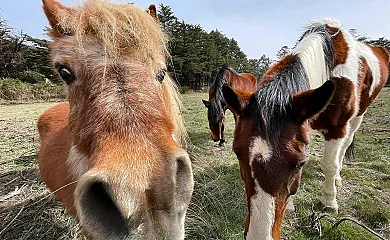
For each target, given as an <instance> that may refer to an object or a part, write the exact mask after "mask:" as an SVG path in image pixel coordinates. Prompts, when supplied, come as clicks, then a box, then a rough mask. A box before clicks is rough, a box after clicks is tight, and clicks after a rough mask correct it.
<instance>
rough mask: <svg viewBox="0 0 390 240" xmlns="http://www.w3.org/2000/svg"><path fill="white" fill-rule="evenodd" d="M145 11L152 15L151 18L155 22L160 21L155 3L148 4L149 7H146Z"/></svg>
mask: <svg viewBox="0 0 390 240" xmlns="http://www.w3.org/2000/svg"><path fill="white" fill-rule="evenodd" d="M146 12H147V13H149V15H150V16H152V18H153V19H154V20H155V21H156V22H157V23H160V20H159V19H158V15H157V9H156V5H154V4H150V5H149V7H148V9H146Z"/></svg>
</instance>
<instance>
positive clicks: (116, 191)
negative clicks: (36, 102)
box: [43, 0, 193, 239]
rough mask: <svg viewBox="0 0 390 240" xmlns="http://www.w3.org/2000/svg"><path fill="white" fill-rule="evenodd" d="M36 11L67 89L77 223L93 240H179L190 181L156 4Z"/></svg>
mask: <svg viewBox="0 0 390 240" xmlns="http://www.w3.org/2000/svg"><path fill="white" fill-rule="evenodd" d="M43 9H44V12H45V14H46V16H47V18H48V20H49V23H50V25H51V30H50V32H49V34H50V36H51V37H52V39H53V43H52V44H51V55H52V60H53V63H54V66H55V68H56V70H57V71H58V73H59V75H60V77H61V78H62V79H63V80H64V81H65V83H66V84H67V88H68V99H69V104H70V119H69V129H70V130H69V131H70V138H71V139H70V142H71V149H70V152H69V158H68V162H67V163H68V166H69V174H70V175H71V176H72V178H73V179H74V180H75V181H77V187H76V190H75V193H74V197H75V207H76V211H77V217H78V219H79V220H80V223H81V225H82V226H83V228H84V229H85V230H86V232H87V233H89V234H90V235H91V236H92V237H94V238H98V239H127V238H131V239H132V238H136V239H183V238H184V217H185V214H186V210H187V207H188V204H189V201H190V198H191V194H192V191H193V178H192V170H191V164H190V160H189V157H188V154H187V153H186V151H185V150H184V149H183V148H182V147H181V144H182V143H183V139H185V137H186V132H185V129H184V124H183V121H182V119H181V116H180V101H179V98H178V93H177V91H176V87H175V85H174V82H173V81H172V80H171V79H170V78H169V76H168V75H167V74H165V72H166V65H165V58H166V55H167V49H166V38H165V35H164V34H163V32H162V31H161V29H160V27H159V23H158V22H157V21H158V18H157V15H156V8H155V6H154V5H151V6H150V7H149V8H148V9H147V10H146V11H144V10H141V9H139V8H137V7H136V6H134V5H133V4H110V3H108V2H107V1H101V0H87V1H86V2H85V3H84V4H83V5H81V6H78V7H74V8H69V7H65V6H63V5H61V4H60V3H59V2H57V1H55V0H43Z"/></svg>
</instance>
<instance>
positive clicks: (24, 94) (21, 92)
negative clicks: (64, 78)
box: [0, 78, 66, 102]
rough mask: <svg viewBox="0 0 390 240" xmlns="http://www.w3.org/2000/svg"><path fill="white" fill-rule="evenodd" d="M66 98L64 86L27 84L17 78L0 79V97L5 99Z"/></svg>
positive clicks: (24, 100) (40, 99)
mask: <svg viewBox="0 0 390 240" xmlns="http://www.w3.org/2000/svg"><path fill="white" fill-rule="evenodd" d="M58 98H60V99H63V98H66V94H65V90H64V86H62V85H56V84H52V83H42V82H41V83H37V84H29V83H26V82H22V81H20V80H19V79H13V78H3V79H0V99H3V100H6V101H20V102H28V101H37V100H38V101H42V100H44V101H47V100H50V99H58Z"/></svg>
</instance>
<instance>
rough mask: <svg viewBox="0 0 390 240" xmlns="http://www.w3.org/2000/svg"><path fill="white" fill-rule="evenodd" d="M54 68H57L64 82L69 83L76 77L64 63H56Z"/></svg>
mask: <svg viewBox="0 0 390 240" xmlns="http://www.w3.org/2000/svg"><path fill="white" fill-rule="evenodd" d="M56 68H57V71H58V74H59V75H60V77H61V78H62V80H64V81H65V83H66V84H68V85H69V84H71V83H72V82H73V81H74V80H75V79H76V77H75V75H74V73H73V71H72V69H71V68H70V67H68V66H66V65H62V64H56Z"/></svg>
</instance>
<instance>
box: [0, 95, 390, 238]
mask: <svg viewBox="0 0 390 240" xmlns="http://www.w3.org/2000/svg"><path fill="white" fill-rule="evenodd" d="M206 96H207V94H188V95H183V99H184V105H185V107H186V111H185V113H184V117H185V119H186V122H187V125H188V133H189V136H190V140H191V142H190V144H189V152H190V155H191V158H192V161H193V165H194V173H195V181H196V182H195V192H194V195H193V199H192V201H191V204H190V209H189V211H188V217H187V221H186V228H187V239H242V238H243V226H244V219H245V215H246V201H245V194H244V184H243V182H242V180H241V178H240V175H239V169H238V162H237V159H236V157H235V156H234V154H233V153H232V151H231V142H232V137H233V129H234V124H233V122H234V120H233V117H232V115H231V114H228V119H227V126H226V129H227V133H226V136H227V145H226V146H225V147H222V148H220V147H215V143H214V142H212V141H211V140H210V133H209V130H208V124H207V115H206V109H205V108H204V106H203V104H202V102H201V99H202V98H206ZM389 99H390V89H389V88H387V89H384V90H383V91H382V93H381V95H380V97H379V99H377V101H376V102H375V103H374V104H373V106H372V107H371V108H370V109H369V111H368V113H367V114H366V117H365V119H364V122H363V124H362V127H361V129H360V130H359V131H358V134H357V146H356V148H357V156H356V159H355V160H353V161H349V162H346V163H345V165H344V169H343V172H342V176H343V180H344V182H343V183H344V186H343V187H341V188H339V196H338V199H339V206H340V214H338V215H329V216H326V217H322V218H320V217H321V216H322V214H323V213H322V212H321V208H320V207H319V199H320V194H321V192H320V190H321V183H322V180H323V176H322V174H321V173H320V171H319V169H320V166H319V158H320V156H321V155H322V150H321V146H322V140H321V137H320V136H319V135H318V134H315V133H314V134H313V135H312V145H311V161H310V162H309V163H308V164H307V166H305V168H304V173H303V177H302V185H301V187H300V189H299V190H298V194H297V196H296V199H295V203H296V208H297V209H296V212H295V213H293V214H290V215H288V216H287V217H286V219H285V221H284V225H283V238H284V239H376V238H375V237H374V236H373V235H371V234H369V233H368V232H367V231H365V230H363V229H362V228H361V227H358V226H357V225H356V224H353V223H351V222H343V223H342V224H340V226H339V227H338V228H337V229H335V230H332V231H330V229H331V226H332V225H333V223H334V220H337V219H340V218H342V217H352V218H354V219H357V220H359V221H360V222H362V223H364V224H365V225H367V226H369V227H370V228H372V229H374V230H375V231H377V232H379V233H380V234H381V235H382V236H384V237H385V238H386V239H390V207H389V204H390V175H389V173H390V164H389V156H390V127H389V126H390V125H389V123H390V101H389ZM53 104H54V103H39V104H26V105H12V106H0V219H1V221H0V239H81V235H80V234H79V228H78V226H77V225H76V222H75V221H74V220H73V218H72V217H70V216H69V215H68V214H66V213H64V212H63V210H62V208H61V206H60V205H59V204H58V203H57V202H56V201H55V200H54V198H53V197H52V196H51V195H49V193H48V192H47V191H46V189H45V186H44V185H43V184H42V182H41V180H40V178H39V174H38V170H37V163H36V161H37V159H36V148H37V146H38V144H39V139H38V135H37V131H36V126H35V125H36V123H35V121H36V118H37V116H38V114H39V113H40V112H42V111H43V110H44V109H46V108H48V107H49V106H51V105H53Z"/></svg>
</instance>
